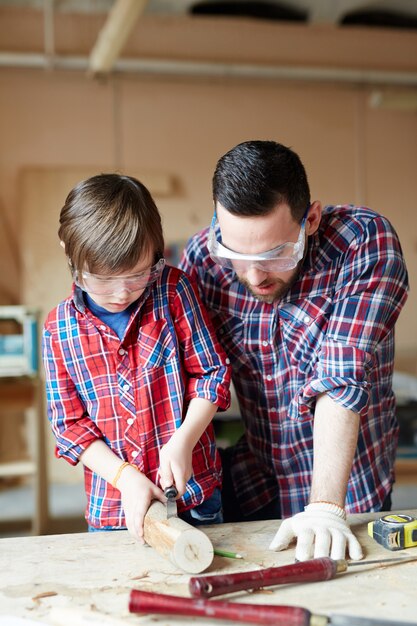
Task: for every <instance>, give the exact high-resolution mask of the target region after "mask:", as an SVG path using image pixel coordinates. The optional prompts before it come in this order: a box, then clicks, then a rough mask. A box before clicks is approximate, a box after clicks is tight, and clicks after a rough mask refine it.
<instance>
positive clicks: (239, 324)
mask: <svg viewBox="0 0 417 626" xmlns="http://www.w3.org/2000/svg"><path fill="white" fill-rule="evenodd" d="M212 319H213V326H214V328H215V329H216V333H217V337H218V339H219V342H220V344H221V346H222V348H223V349H224V351H225V352H226V354H227V356H228V357H229V359H230V362H231V365H232V367H233V370H235V371H236V370H238V369H240V368H241V367H242V366H243V365H245V364H246V363H247V362H248V357H247V353H246V350H245V332H244V321H243V320H242V319H241V318H240V317H236V316H231V315H227V316H226V315H222V314H221V313H218V314H216V315H215V316H214V317H213V318H212Z"/></svg>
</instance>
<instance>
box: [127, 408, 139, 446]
mask: <svg viewBox="0 0 417 626" xmlns="http://www.w3.org/2000/svg"><path fill="white" fill-rule="evenodd" d="M133 421H134V420H133V417H129V419H128V420H127V423H128V424H129V426H132V424H133ZM132 456H137V452H136V453H135V452H134V453H133V454H132Z"/></svg>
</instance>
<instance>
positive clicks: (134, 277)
mask: <svg viewBox="0 0 417 626" xmlns="http://www.w3.org/2000/svg"><path fill="white" fill-rule="evenodd" d="M164 267H165V259H159V261H158V262H157V263H155V265H152V266H151V267H149V268H148V269H147V270H145V271H143V272H141V273H140V274H131V275H130V276H129V275H126V276H102V275H99V274H90V272H79V271H78V270H74V272H73V276H74V282H75V284H76V285H77V286H78V287H80V288H81V289H82V290H83V291H86V292H87V293H91V294H93V295H96V296H110V295H113V294H116V293H120V292H121V291H128V292H129V293H133V292H135V291H140V290H141V289H145V287H147V286H148V285H151V284H152V283H154V282H155V281H156V280H157V278H158V277H159V276H160V274H161V272H162V270H163V269H164Z"/></svg>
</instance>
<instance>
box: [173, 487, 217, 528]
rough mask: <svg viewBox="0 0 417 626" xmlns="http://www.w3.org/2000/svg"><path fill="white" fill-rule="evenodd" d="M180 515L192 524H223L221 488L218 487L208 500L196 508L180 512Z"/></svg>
mask: <svg viewBox="0 0 417 626" xmlns="http://www.w3.org/2000/svg"><path fill="white" fill-rule="evenodd" d="M178 517H180V518H181V519H182V520H184V522H187V523H188V524H191V525H192V526H202V525H203V524H223V509H222V495H221V492H220V489H219V488H218V487H216V489H215V490H214V491H213V493H212V495H211V496H210V498H209V499H208V500H204V502H202V503H201V504H199V505H198V506H196V507H195V508H194V509H189V510H188V511H183V512H182V513H179V514H178Z"/></svg>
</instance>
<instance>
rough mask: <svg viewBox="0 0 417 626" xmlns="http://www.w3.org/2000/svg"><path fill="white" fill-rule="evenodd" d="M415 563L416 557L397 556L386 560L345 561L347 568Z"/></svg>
mask: <svg viewBox="0 0 417 626" xmlns="http://www.w3.org/2000/svg"><path fill="white" fill-rule="evenodd" d="M410 561H417V556H397V557H387V558H386V559H373V560H372V561H346V563H347V566H348V567H352V566H353V567H354V566H355V565H383V564H384V563H408V562H410Z"/></svg>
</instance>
